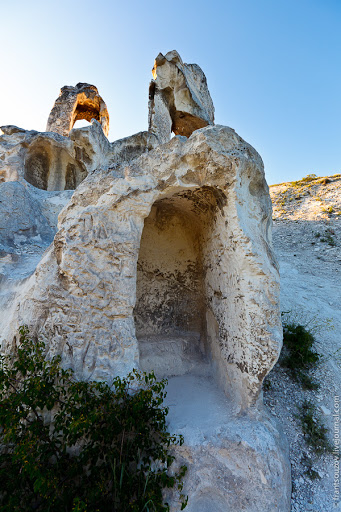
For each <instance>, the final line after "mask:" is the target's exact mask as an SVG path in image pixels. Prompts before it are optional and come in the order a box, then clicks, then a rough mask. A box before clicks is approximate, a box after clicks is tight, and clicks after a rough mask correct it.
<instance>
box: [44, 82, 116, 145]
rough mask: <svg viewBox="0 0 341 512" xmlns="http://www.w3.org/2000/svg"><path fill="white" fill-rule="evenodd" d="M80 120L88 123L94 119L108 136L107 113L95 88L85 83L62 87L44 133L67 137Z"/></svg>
mask: <svg viewBox="0 0 341 512" xmlns="http://www.w3.org/2000/svg"><path fill="white" fill-rule="evenodd" d="M81 119H85V120H86V121H89V122H90V121H91V119H96V121H98V122H99V123H100V125H101V126H102V129H103V132H104V134H105V135H106V136H108V133H109V113H108V109H107V106H106V104H105V103H104V101H103V99H102V97H101V96H100V95H99V93H98V90H97V87H95V86H94V85H91V84H86V83H78V84H77V85H76V86H75V87H73V86H69V85H66V86H65V87H62V88H61V90H60V95H59V97H58V98H57V99H56V101H55V103H54V106H53V108H52V110H51V113H50V115H49V118H48V121H47V126H46V131H48V132H56V133H59V134H60V135H64V136H68V135H69V132H70V130H71V129H72V127H73V125H74V124H75V122H76V121H79V120H81Z"/></svg>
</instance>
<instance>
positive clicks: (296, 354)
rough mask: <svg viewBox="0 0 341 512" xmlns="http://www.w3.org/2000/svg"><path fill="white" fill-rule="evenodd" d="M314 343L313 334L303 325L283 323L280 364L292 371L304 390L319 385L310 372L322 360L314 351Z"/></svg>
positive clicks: (315, 387)
mask: <svg viewBox="0 0 341 512" xmlns="http://www.w3.org/2000/svg"><path fill="white" fill-rule="evenodd" d="M314 341H315V338H314V335H313V334H312V332H310V331H309V330H308V329H307V328H306V327H304V326H303V325H300V324H296V323H294V322H289V323H286V322H284V323H283V351H282V354H281V357H280V364H281V366H283V367H285V368H287V369H288V370H289V371H290V373H291V375H292V377H293V378H294V379H295V380H297V381H298V382H300V383H301V385H302V387H303V388H304V389H317V388H318V384H317V383H316V382H315V381H314V380H313V379H312V378H311V376H310V375H309V370H310V369H311V368H312V367H313V366H314V365H315V364H316V363H317V362H318V360H319V358H320V356H319V354H318V353H317V352H315V351H314V350H313V349H312V347H313V344H314Z"/></svg>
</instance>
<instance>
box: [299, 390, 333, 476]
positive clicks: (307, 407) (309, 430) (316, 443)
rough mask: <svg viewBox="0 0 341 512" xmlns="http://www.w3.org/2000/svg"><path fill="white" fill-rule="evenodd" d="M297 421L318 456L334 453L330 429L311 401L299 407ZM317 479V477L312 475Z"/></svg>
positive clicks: (305, 401) (306, 401)
mask: <svg viewBox="0 0 341 512" xmlns="http://www.w3.org/2000/svg"><path fill="white" fill-rule="evenodd" d="M298 410H299V414H297V416H296V417H297V419H298V420H299V422H300V424H301V428H302V431H303V434H304V436H305V438H306V441H307V443H308V444H309V445H310V446H311V447H312V448H313V450H314V452H315V453H316V454H317V455H321V454H322V453H324V452H332V447H331V444H330V442H329V440H328V437H327V432H328V429H327V428H326V427H325V426H324V424H323V422H322V420H321V418H320V415H319V414H318V412H317V408H316V406H315V405H314V404H313V403H312V402H311V401H309V400H304V402H303V403H302V405H301V406H300V407H298ZM312 476H313V477H316V475H312Z"/></svg>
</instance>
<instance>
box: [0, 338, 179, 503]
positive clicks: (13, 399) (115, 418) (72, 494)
mask: <svg viewBox="0 0 341 512" xmlns="http://www.w3.org/2000/svg"><path fill="white" fill-rule="evenodd" d="M44 352H45V345H44V343H42V342H40V341H37V342H35V341H33V340H32V339H30V337H29V334H28V330H27V329H26V328H21V329H20V344H19V347H18V349H17V351H16V354H15V355H14V356H11V357H9V356H7V357H1V359H0V509H1V510H2V511H6V512H7V511H8V512H15V511H20V512H26V511H32V510H35V511H38V512H48V511H50V512H57V511H58V512H61V511H72V512H81V511H84V512H85V511H88V512H92V511H100V512H106V511H111V512H112V511H124V512H127V511H132V512H134V511H139V512H142V511H143V512H148V511H149V512H151V511H157V512H159V511H167V510H169V507H168V505H167V503H165V502H164V490H165V489H167V488H175V491H176V492H177V493H178V497H179V507H180V506H181V510H182V509H184V508H185V506H186V502H187V500H186V499H185V497H184V496H183V495H182V494H181V490H182V483H181V481H182V479H183V476H184V474H185V472H186V467H185V466H182V467H181V468H180V469H179V470H178V471H177V472H176V471H173V472H172V469H171V466H172V463H173V461H174V456H173V455H171V453H170V450H171V448H172V446H174V445H181V444H182V443H183V439H182V437H181V436H175V435H170V434H169V433H168V432H167V429H166V415H167V412H168V409H167V408H166V407H163V405H162V403H163V399H164V397H165V391H164V389H165V385H166V381H165V380H163V381H161V382H158V381H156V378H155V376H154V374H153V373H151V374H149V375H146V374H140V373H138V372H137V371H133V372H132V373H131V374H129V375H128V376H127V377H126V378H124V379H120V378H119V377H116V378H115V379H114V380H113V385H112V387H110V386H108V385H107V384H106V383H103V382H79V381H76V379H75V378H74V376H73V372H72V370H64V369H62V368H61V366H60V357H54V358H53V359H51V360H47V359H46V357H45V356H44Z"/></svg>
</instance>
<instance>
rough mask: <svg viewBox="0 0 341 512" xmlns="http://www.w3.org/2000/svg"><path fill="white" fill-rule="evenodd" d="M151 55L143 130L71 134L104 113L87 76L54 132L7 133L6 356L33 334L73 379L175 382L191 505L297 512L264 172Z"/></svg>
mask: <svg viewBox="0 0 341 512" xmlns="http://www.w3.org/2000/svg"><path fill="white" fill-rule="evenodd" d="M155 62H156V67H155V68H154V81H153V83H152V86H151V89H150V92H151V97H150V105H149V106H150V112H149V113H150V117H149V120H150V124H149V130H148V131H146V132H140V133H138V134H135V135H132V136H131V137H126V138H124V139H121V140H118V141H115V142H113V143H110V142H109V141H108V139H107V138H106V136H105V130H106V126H107V125H106V124H105V122H104V121H103V119H102V118H100V116H99V117H98V118H96V117H95V118H94V119H92V121H91V125H90V126H88V127H85V128H80V129H72V130H71V131H70V129H71V127H72V124H73V122H74V120H75V118H76V117H77V116H78V115H80V114H79V112H81V113H82V114H84V112H85V110H86V109H88V110H87V112H88V113H87V114H86V115H87V116H88V117H89V118H90V114H91V112H93V110H95V109H97V110H96V111H98V112H104V110H103V109H104V107H103V105H102V104H101V101H102V100H101V98H100V97H99V96H98V93H97V89H96V88H94V87H93V86H88V85H87V84H78V86H79V87H78V86H76V88H63V89H62V94H61V96H60V98H59V99H58V100H57V102H56V105H55V109H54V110H53V111H52V113H53V115H52V113H51V116H52V117H51V116H50V120H49V125H48V126H49V130H52V131H49V132H46V133H38V132H36V131H26V130H23V129H21V128H17V127H14V126H5V127H2V131H3V133H4V135H3V136H1V137H0V194H1V196H0V245H1V250H0V272H1V280H0V292H1V293H0V342H1V346H2V351H4V352H10V351H11V350H13V345H14V344H15V343H16V342H17V339H16V335H17V330H18V327H19V326H20V325H22V324H27V325H28V326H29V327H30V329H31V332H32V334H37V335H38V336H39V337H40V338H41V339H43V340H45V342H46V344H47V348H48V353H49V355H54V354H61V356H62V361H63V364H64V365H65V366H68V367H72V368H73V369H74V370H75V373H76V376H77V377H79V378H91V379H101V380H106V381H108V382H111V380H112V378H113V377H114V376H116V375H120V376H124V375H126V374H127V373H128V372H129V371H130V370H132V369H133V368H136V367H139V368H141V369H144V370H146V371H150V370H155V372H156V375H157V376H158V377H164V376H166V377H168V378H169V379H170V380H169V391H170V399H171V402H170V405H171V412H170V427H171V428H172V429H173V428H174V429H175V430H176V431H178V432H180V433H183V434H184V437H185V445H184V446H183V447H181V448H179V450H178V455H179V457H180V461H181V460H183V461H184V462H185V463H186V464H187V465H188V467H189V472H188V476H187V477H186V480H185V489H184V491H185V492H186V493H188V495H189V510H190V511H193V512H194V511H195V512H201V511H202V512H209V511H210V510H212V511H213V510H214V511H215V512H216V511H218V512H219V511H225V510H245V511H248V512H260V511H266V512H272V511H273V510H278V511H280V512H288V510H289V504H290V466H289V462H288V454H287V449H286V446H285V440H284V438H282V437H281V435H280V434H279V433H278V431H277V430H276V426H275V425H274V424H273V422H272V421H271V420H270V419H269V418H268V417H267V415H266V414H265V413H264V411H263V409H262V395H261V387H262V382H263V379H264V377H265V376H266V375H267V373H268V372H269V371H270V370H271V368H272V367H273V365H274V363H275V362H276V360H277V358H278V355H279V352H280V349H281V343H282V327H281V318H280V313H279V274H278V268H277V264H276V260H275V258H274V255H273V249H272V241H271V201H270V197H269V191H268V187H267V184H266V181H265V177H264V169H263V163H262V160H261V158H260V156H259V155H258V153H257V152H256V151H255V150H254V149H253V148H252V147H251V146H250V145H248V144H247V143H246V142H245V141H244V140H243V139H242V138H241V137H239V136H238V135H237V134H236V133H235V131H234V130H232V129H231V128H227V127H224V126H214V125H213V120H214V117H213V113H214V108H213V104H212V100H211V98H210V95H209V92H208V89H207V84H206V79H205V76H204V74H203V72H202V71H201V69H200V68H199V67H198V66H196V65H194V64H193V65H187V64H183V63H182V61H181V59H180V57H179V55H178V54H177V53H176V52H169V53H168V54H166V56H163V55H161V54H160V55H159V56H158V57H157V59H156V61H155ZM80 91H83V92H82V94H83V93H84V96H82V98H83V100H82V101H83V103H81V102H80V103H78V101H79V93H80ZM90 100H91V101H90ZM91 102H92V103H91ZM77 105H81V106H82V108H81V109H80V110H79V111H78V114H77V108H78V109H79V108H80V107H79V106H77ZM101 105H102V106H101ZM63 109H64V110H63ZM82 109H83V110H82ZM91 109H92V110H91ZM101 109H102V110H101ZM89 112H90V113H89ZM84 115H85V114H84ZM103 116H104V117H103V118H104V120H105V119H106V116H105V115H104V114H103ZM96 119H97V120H96ZM57 120H59V122H58V123H57ZM101 123H102V124H101ZM103 129H104V132H103ZM171 131H173V132H174V133H175V134H178V135H177V136H175V137H174V138H173V139H170V136H171ZM182 135H185V136H182ZM58 214H59V215H58ZM57 216H58V225H57ZM52 239H53V243H52V244H51V241H52ZM50 244H51V245H50ZM178 379H180V380H178ZM177 383H178V384H177ZM172 389H173V391H174V390H175V393H173V395H172ZM171 500H172V498H171ZM171 504H172V507H173V508H172V510H173V509H174V510H175V508H174V507H175V502H173V501H171Z"/></svg>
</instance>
